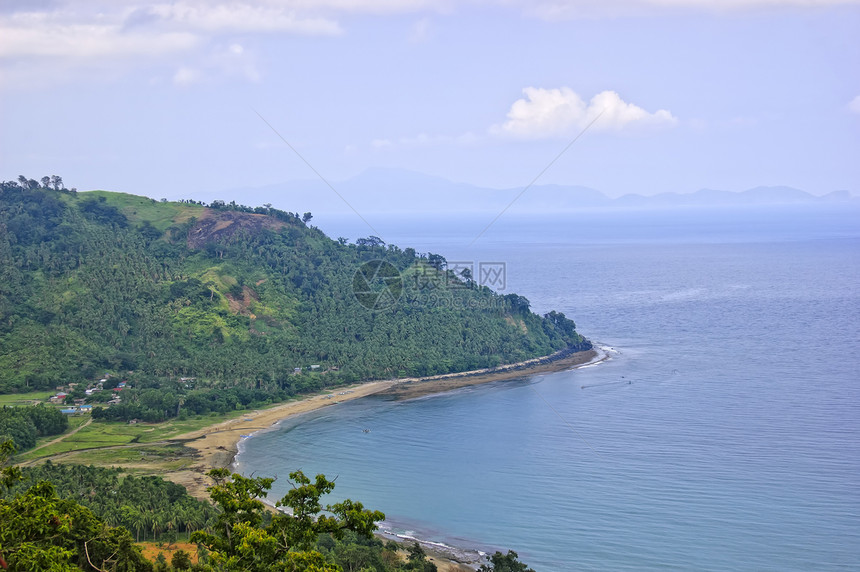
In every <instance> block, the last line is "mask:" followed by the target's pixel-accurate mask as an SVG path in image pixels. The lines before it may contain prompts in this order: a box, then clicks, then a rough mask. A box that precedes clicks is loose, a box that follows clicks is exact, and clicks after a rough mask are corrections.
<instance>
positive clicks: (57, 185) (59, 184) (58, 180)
mask: <svg viewBox="0 0 860 572" xmlns="http://www.w3.org/2000/svg"><path fill="white" fill-rule="evenodd" d="M43 180H44V179H43ZM45 186H46V187H47V186H48V185H45ZM51 186H53V187H54V190H55V191H59V190H60V189H62V188H63V178H62V177H61V176H59V175H51Z"/></svg>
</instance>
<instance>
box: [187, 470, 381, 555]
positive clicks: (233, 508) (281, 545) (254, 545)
mask: <svg viewBox="0 0 860 572" xmlns="http://www.w3.org/2000/svg"><path fill="white" fill-rule="evenodd" d="M209 475H210V476H211V477H212V478H214V479H215V485H213V486H212V487H210V488H209V493H210V496H211V498H212V500H213V501H214V502H215V503H216V504H217V505H218V506H219V507H220V508H221V510H222V513H221V514H220V515H219V516H218V524H217V525H216V527H215V528H214V530H213V532H212V533H208V532H202V531H198V532H195V533H194V534H192V535H191V541H192V542H195V543H198V544H200V545H202V546H204V547H205V548H206V549H207V550H208V551H209V558H210V561H211V562H212V563H213V564H214V566H215V567H216V568H217V569H220V570H227V571H234V570H235V571H238V570H247V571H251V572H255V571H260V572H263V571H268V570H284V571H292V570H306V569H312V570H315V571H318V572H337V571H338V570H339V567H336V566H335V565H332V564H330V563H329V562H327V561H326V559H325V557H324V556H323V555H322V554H321V553H320V552H318V551H316V550H314V549H313V546H314V544H315V543H316V540H317V538H318V537H319V535H320V534H322V533H329V534H331V535H332V536H334V537H335V538H341V537H342V536H343V534H344V533H345V532H346V531H347V530H351V531H353V532H356V533H358V534H359V535H362V536H370V534H371V533H372V532H373V531H374V530H376V524H375V522H376V521H379V520H383V519H384V518H385V515H384V514H382V513H381V512H379V511H370V510H365V509H364V507H363V506H362V505H361V503H358V502H353V501H351V500H345V501H344V502H342V503H338V504H335V505H333V506H326V507H325V508H323V506H322V504H321V502H320V498H321V497H322V496H323V495H325V494H327V493H329V492H331V491H332V489H334V482H333V481H329V480H327V479H326V478H325V476H323V475H317V476H316V478H315V480H314V481H311V480H310V479H309V478H307V477H306V476H305V475H304V474H303V473H302V472H301V471H296V472H294V473H291V474H290V479H291V480H292V481H293V482H294V483H295V484H294V486H293V489H292V490H291V491H290V492H288V493H287V495H286V496H285V497H284V498H283V499H281V500H280V501H279V502H278V503H277V506H284V507H288V508H290V509H291V510H292V514H283V513H279V514H276V515H275V516H273V517H272V521H271V524H269V525H268V526H265V527H264V526H262V521H263V511H264V506H263V503H262V501H260V500H259V499H260V498H264V497H265V496H266V495H267V494H268V491H269V489H270V488H271V486H272V483H273V482H274V479H271V478H263V477H256V478H247V477H243V476H242V475H239V474H235V473H234V474H232V475H230V473H229V471H228V470H227V469H215V470H212V471H210V472H209ZM326 512H327V513H329V514H330V515H331V516H329V515H327V514H324V513H326Z"/></svg>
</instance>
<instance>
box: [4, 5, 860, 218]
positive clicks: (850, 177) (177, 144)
mask: <svg viewBox="0 0 860 572" xmlns="http://www.w3.org/2000/svg"><path fill="white" fill-rule="evenodd" d="M858 38H860V1H857V0H844V1H840V0H832V1H828V0H819V1H816V0H721V1H718V0H603V1H595V0H555V1H546V2H545V1H543V0H535V1H531V2H526V1H520V0H500V1H493V0H483V1H480V0H476V1H472V2H455V1H445V0H442V1H435V2H425V1H421V0H407V1H402V2H398V1H394V0H321V1H311V0H280V1H279V0H265V1H258V2H250V1H248V2H242V1H224V0H212V1H207V2H203V1H198V0H177V1H172V2H162V3H158V2H151V3H147V2H137V1H135V0H121V1H110V2H108V1H102V2H98V1H92V2H91V1H79V2H65V1H27V2H24V1H6V2H4V3H3V5H2V7H0V62H2V63H1V64H0V66H2V67H0V70H2V76H0V178H2V179H16V178H17V176H18V175H19V174H25V175H27V176H29V177H35V178H38V177H41V176H42V175H45V174H59V175H61V176H63V177H64V180H65V182H66V184H67V185H68V186H76V187H77V188H78V189H79V190H86V189H93V188H104V189H111V190H120V191H125V192H131V193H136V194H144V195H148V196H152V197H156V198H160V197H167V198H180V197H183V196H190V194H191V193H199V192H200V191H203V190H208V191H211V190H220V189H231V188H237V187H248V186H258V185H259V186H262V185H268V184H272V183H278V182H281V181H289V180H295V179H310V178H313V177H315V175H314V173H313V172H312V171H311V170H310V169H309V168H308V167H307V165H305V163H304V162H303V161H302V160H301V159H300V158H298V157H297V156H296V155H295V154H294V153H293V152H292V151H291V150H290V148H289V147H288V146H287V145H285V144H284V142H283V141H281V140H280V139H279V138H278V136H277V135H276V134H275V133H273V131H272V130H271V129H270V128H269V127H268V126H267V125H266V123H264V122H263V121H262V120H261V119H260V117H259V116H258V115H257V113H259V114H260V115H261V116H263V117H264V118H265V119H266V121H268V122H269V123H270V124H271V125H272V126H273V127H274V128H275V129H276V130H277V131H278V132H279V133H280V134H281V135H282V136H283V137H284V138H285V139H286V140H287V141H288V142H289V143H290V144H291V145H292V146H293V147H295V148H296V149H297V150H298V151H299V153H301V155H302V156H303V157H304V158H305V159H306V160H307V161H308V162H309V163H310V164H312V165H313V166H314V168H316V170H317V171H319V172H320V173H321V174H322V175H323V176H325V177H326V178H327V179H329V180H331V181H333V182H336V181H340V180H344V179H347V178H349V177H352V176H354V175H356V174H358V173H361V172H362V171H364V170H365V169H368V168H371V167H395V168H403V169H410V170H415V171H420V172H423V173H428V174H432V175H438V176H441V177H445V178H448V179H451V180H454V181H463V182H468V183H473V184H477V185H483V186H491V187H500V188H502V187H504V188H510V187H518V186H520V187H521V186H524V185H526V184H528V183H529V182H530V181H531V180H532V179H533V178H534V177H535V176H536V175H537V174H538V173H540V172H541V170H542V169H544V168H545V167H546V166H547V165H548V164H549V162H550V161H551V160H552V159H553V158H554V157H555V156H556V155H557V154H558V153H559V152H560V151H561V150H562V149H563V148H564V147H565V146H566V145H567V144H568V143H570V141H572V140H573V138H574V137H576V136H577V134H579V133H580V132H581V131H582V130H583V129H584V128H586V127H587V126H589V125H590V127H588V129H587V130H586V131H585V133H584V134H583V135H582V137H581V138H580V139H579V140H578V141H577V142H576V143H575V144H574V145H573V146H571V147H570V149H569V150H568V151H567V152H566V153H565V154H563V155H562V156H561V157H560V158H559V159H558V161H556V162H555V163H554V164H553V165H552V167H551V168H550V169H548V170H547V171H546V173H545V174H544V175H543V176H542V177H541V179H540V181H539V182H540V183H557V184H566V185H584V186H589V187H593V188H595V189H598V190H601V191H604V192H605V193H607V194H608V195H610V196H619V195H622V194H625V193H640V194H646V195H648V194H654V193H658V192H665V191H672V192H691V191H695V190H697V189H700V188H716V189H725V190H734V191H740V190H744V189H747V188H751V187H755V186H758V185H788V186H794V187H797V188H801V189H803V190H806V191H808V192H811V193H813V194H824V193H827V192H830V191H834V190H839V189H847V190H850V191H852V192H853V193H854V194H860V160H858V159H857V158H858V157H860V39H858ZM595 119H596V121H595ZM592 122H593V123H592ZM404 192H408V190H404ZM237 200H239V202H241V197H237Z"/></svg>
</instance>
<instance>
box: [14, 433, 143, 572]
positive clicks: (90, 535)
mask: <svg viewBox="0 0 860 572" xmlns="http://www.w3.org/2000/svg"><path fill="white" fill-rule="evenodd" d="M12 453H14V447H13V446H12V445H11V444H10V443H9V442H5V443H3V444H2V445H0V466H2V465H3V464H5V462H6V461H7V459H8V457H9V456H10V455H11V454H12ZM19 478H20V473H18V474H16V472H15V471H13V470H10V469H7V468H4V469H2V470H0V483H2V485H3V486H4V487H5V486H9V485H11V484H12V483H13V482H14V481H16V480H18V479H19ZM0 522H2V523H3V525H2V526H0V567H2V568H4V569H9V570H50V571H58V572H60V571H62V572H65V571H73V570H82V569H86V570H92V569H96V570H106V569H110V570H116V571H127V572H132V571H141V572H144V571H148V570H150V569H151V565H150V564H149V562H147V561H146V559H144V558H143V556H142V554H141V552H140V548H138V547H137V546H135V545H134V542H133V540H132V538H131V534H129V532H128V530H126V529H124V528H114V527H110V526H107V525H106V524H105V523H104V522H102V521H101V520H100V519H99V518H97V517H96V516H95V515H94V514H93V513H92V511H90V510H89V509H87V508H85V507H83V506H81V505H79V504H77V503H76V502H74V501H71V500H66V499H60V498H59V497H57V495H56V492H55V490H54V486H53V485H52V484H51V483H50V482H48V481H42V482H39V483H37V484H36V485H33V486H32V487H30V488H29V489H27V491H26V492H24V493H23V494H18V495H16V496H15V497H14V498H12V499H5V498H4V499H0Z"/></svg>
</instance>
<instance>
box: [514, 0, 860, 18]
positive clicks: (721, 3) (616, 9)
mask: <svg viewBox="0 0 860 572" xmlns="http://www.w3.org/2000/svg"><path fill="white" fill-rule="evenodd" d="M519 2H520V4H521V5H522V9H523V11H524V12H526V13H528V14H532V15H536V16H538V17H541V18H545V19H547V20H552V19H558V18H581V17H585V18H594V17H604V16H608V17H616V16H631V15H632V16H645V15H649V14H653V13H655V12H659V11H665V10H675V11H678V10H685V11H698V12H712V13H732V12H735V13H736V12H743V11H749V10H779V9H784V8H826V7H832V6H849V5H858V4H860V0H539V1H537V2H534V1H529V0H519Z"/></svg>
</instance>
